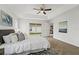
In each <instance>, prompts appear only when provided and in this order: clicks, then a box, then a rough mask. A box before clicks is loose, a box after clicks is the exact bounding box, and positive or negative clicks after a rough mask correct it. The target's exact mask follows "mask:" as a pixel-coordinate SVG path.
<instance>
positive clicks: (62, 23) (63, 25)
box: [59, 21, 68, 33]
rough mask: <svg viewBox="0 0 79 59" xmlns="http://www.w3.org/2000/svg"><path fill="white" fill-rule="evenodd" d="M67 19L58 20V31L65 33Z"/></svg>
mask: <svg viewBox="0 0 79 59" xmlns="http://www.w3.org/2000/svg"><path fill="white" fill-rule="evenodd" d="M67 23H68V22H67V21H62V22H59V32H61V33H67Z"/></svg>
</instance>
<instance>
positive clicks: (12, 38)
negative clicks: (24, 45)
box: [3, 33, 18, 43]
mask: <svg viewBox="0 0 79 59" xmlns="http://www.w3.org/2000/svg"><path fill="white" fill-rule="evenodd" d="M3 39H4V41H5V43H15V42H17V41H18V38H17V35H16V34H15V33H11V34H9V35H6V36H3Z"/></svg>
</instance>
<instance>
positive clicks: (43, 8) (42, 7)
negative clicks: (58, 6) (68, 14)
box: [33, 4, 52, 15]
mask: <svg viewBox="0 0 79 59" xmlns="http://www.w3.org/2000/svg"><path fill="white" fill-rule="evenodd" d="M33 9H34V10H37V11H38V13H37V14H39V13H41V12H43V14H44V15H46V11H51V10H52V9H51V8H48V9H47V8H45V5H44V4H42V5H41V7H40V8H39V9H38V8H33Z"/></svg>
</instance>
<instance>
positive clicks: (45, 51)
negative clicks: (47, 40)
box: [28, 50, 58, 55]
mask: <svg viewBox="0 0 79 59" xmlns="http://www.w3.org/2000/svg"><path fill="white" fill-rule="evenodd" d="M28 55H58V53H56V52H55V51H51V50H44V51H40V52H36V53H30V54H28Z"/></svg>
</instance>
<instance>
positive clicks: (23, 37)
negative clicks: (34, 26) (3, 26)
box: [17, 32, 25, 41]
mask: <svg viewBox="0 0 79 59" xmlns="http://www.w3.org/2000/svg"><path fill="white" fill-rule="evenodd" d="M17 37H18V41H22V40H25V36H24V34H23V33H22V32H18V33H17Z"/></svg>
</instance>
